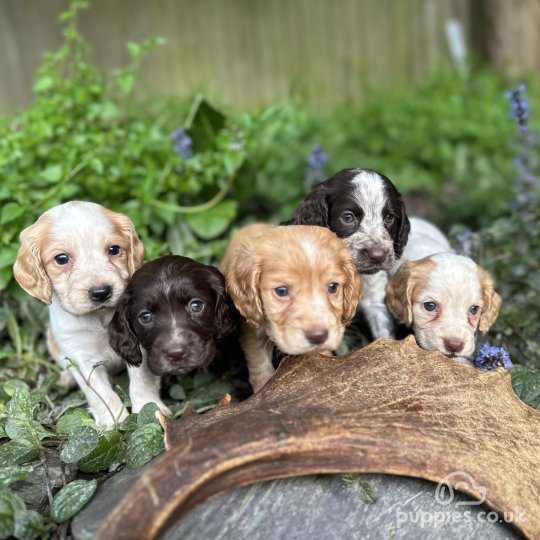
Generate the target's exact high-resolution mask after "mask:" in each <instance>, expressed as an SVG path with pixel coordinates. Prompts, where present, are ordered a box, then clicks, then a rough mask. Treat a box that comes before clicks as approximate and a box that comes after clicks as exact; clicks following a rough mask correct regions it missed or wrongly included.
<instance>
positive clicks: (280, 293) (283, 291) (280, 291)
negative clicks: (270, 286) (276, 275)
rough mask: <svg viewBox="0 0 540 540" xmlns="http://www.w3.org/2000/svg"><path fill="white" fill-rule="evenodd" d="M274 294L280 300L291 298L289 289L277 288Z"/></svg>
mask: <svg viewBox="0 0 540 540" xmlns="http://www.w3.org/2000/svg"><path fill="white" fill-rule="evenodd" d="M274 292H275V293H276V295H277V296H279V297H280V298H285V297H286V296H289V289H288V287H276V288H275V289H274Z"/></svg>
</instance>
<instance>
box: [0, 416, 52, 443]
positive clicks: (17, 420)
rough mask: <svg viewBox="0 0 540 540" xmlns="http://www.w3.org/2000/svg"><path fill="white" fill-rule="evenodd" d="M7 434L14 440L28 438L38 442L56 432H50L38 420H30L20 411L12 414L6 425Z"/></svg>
mask: <svg viewBox="0 0 540 540" xmlns="http://www.w3.org/2000/svg"><path fill="white" fill-rule="evenodd" d="M4 429H5V431H6V435H7V436H8V437H9V438H10V439H12V440H22V439H24V440H27V441H30V442H34V443H36V444H37V443H38V441H41V440H43V439H46V438H47V437H52V436H53V435H54V434H53V433H50V432H48V431H47V430H46V429H44V428H43V426H42V425H41V424H40V423H39V422H37V421H36V420H29V419H28V418H27V417H26V416H25V415H23V414H21V413H18V414H16V415H10V416H9V417H8V421H7V423H6V426H5V428H4Z"/></svg>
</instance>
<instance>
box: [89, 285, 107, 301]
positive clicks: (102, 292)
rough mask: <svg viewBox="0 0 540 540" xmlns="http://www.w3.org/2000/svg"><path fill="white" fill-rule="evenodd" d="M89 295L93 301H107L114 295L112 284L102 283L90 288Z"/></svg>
mask: <svg viewBox="0 0 540 540" xmlns="http://www.w3.org/2000/svg"><path fill="white" fill-rule="evenodd" d="M88 296H89V297H90V300H92V301H93V302H106V301H107V300H108V299H109V298H110V297H111V296H112V287H111V286H110V285H100V286H99V287H92V288H91V289H89V290H88Z"/></svg>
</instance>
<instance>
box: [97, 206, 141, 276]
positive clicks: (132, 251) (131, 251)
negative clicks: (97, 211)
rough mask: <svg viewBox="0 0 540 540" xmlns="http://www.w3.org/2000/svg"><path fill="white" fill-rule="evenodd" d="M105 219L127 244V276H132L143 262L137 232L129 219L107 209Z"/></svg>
mask: <svg viewBox="0 0 540 540" xmlns="http://www.w3.org/2000/svg"><path fill="white" fill-rule="evenodd" d="M104 212H105V214H106V215H107V217H108V218H109V219H110V220H111V221H112V222H113V223H114V225H115V226H116V227H117V229H118V232H119V233H120V234H121V235H122V236H123V237H124V238H125V239H126V242H127V246H128V248H127V263H128V271H129V275H130V276H131V275H133V273H134V272H135V270H138V269H139V268H140V267H141V266H142V263H143V261H144V246H143V243H142V242H141V241H140V239H139V236H138V235H137V231H136V230H135V225H133V222H132V221H131V219H129V218H128V217H127V216H126V215H124V214H120V213H118V212H113V211H112V210H109V209H108V208H105V209H104Z"/></svg>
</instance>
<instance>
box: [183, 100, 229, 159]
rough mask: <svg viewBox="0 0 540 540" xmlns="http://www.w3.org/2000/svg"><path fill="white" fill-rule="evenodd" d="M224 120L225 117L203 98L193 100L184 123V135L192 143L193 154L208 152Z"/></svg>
mask: <svg viewBox="0 0 540 540" xmlns="http://www.w3.org/2000/svg"><path fill="white" fill-rule="evenodd" d="M225 120H226V117H225V115H224V114H223V113H222V112H221V111H218V110H217V109H216V108H214V107H212V105H210V104H209V103H208V101H206V100H205V99H204V98H203V96H200V95H199V96H197V97H196V98H195V100H194V101H193V105H192V106H191V110H190V112H189V115H188V119H187V121H186V133H187V134H188V135H189V136H190V137H191V139H192V141H193V149H194V151H195V152H206V151H207V150H210V148H211V147H212V146H213V145H214V141H215V139H216V136H217V134H218V133H219V132H220V131H221V130H222V129H223V127H224V126H225Z"/></svg>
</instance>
